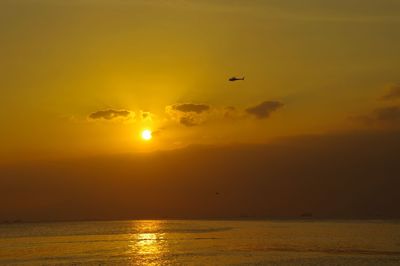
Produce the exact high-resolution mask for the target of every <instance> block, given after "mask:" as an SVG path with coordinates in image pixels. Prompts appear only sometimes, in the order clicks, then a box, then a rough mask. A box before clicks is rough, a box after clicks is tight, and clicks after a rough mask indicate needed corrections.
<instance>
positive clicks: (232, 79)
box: [229, 77, 244, 82]
mask: <svg viewBox="0 0 400 266" xmlns="http://www.w3.org/2000/svg"><path fill="white" fill-rule="evenodd" d="M238 80H244V77H243V78H237V77H231V78H230V79H229V81H232V82H233V81H238Z"/></svg>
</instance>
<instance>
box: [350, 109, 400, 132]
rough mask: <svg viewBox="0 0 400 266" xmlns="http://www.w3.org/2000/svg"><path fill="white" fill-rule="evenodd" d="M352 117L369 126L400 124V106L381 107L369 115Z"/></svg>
mask: <svg viewBox="0 0 400 266" xmlns="http://www.w3.org/2000/svg"><path fill="white" fill-rule="evenodd" d="M351 119H353V120H355V121H359V122H362V123H363V124H365V125H368V126H374V125H378V126H389V127H393V126H394V127H396V126H400V106H399V105H394V106H386V107H379V108H376V109H375V110H373V111H372V112H371V113H369V114H367V115H361V116H355V117H351Z"/></svg>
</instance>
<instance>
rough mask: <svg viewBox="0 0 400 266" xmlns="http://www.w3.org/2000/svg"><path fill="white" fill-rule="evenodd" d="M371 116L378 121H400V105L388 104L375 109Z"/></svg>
mask: <svg viewBox="0 0 400 266" xmlns="http://www.w3.org/2000/svg"><path fill="white" fill-rule="evenodd" d="M373 116H374V117H375V118H376V120H378V121H383V122H399V121H400V106H388V107H382V108H378V109H375V110H374V112H373Z"/></svg>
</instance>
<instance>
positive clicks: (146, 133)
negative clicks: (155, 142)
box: [141, 129, 153, 141]
mask: <svg viewBox="0 0 400 266" xmlns="http://www.w3.org/2000/svg"><path fill="white" fill-rule="evenodd" d="M141 137H142V139H143V140H146V141H147V140H151V138H152V137H153V136H152V132H151V130H148V129H145V130H143V131H142V133H141Z"/></svg>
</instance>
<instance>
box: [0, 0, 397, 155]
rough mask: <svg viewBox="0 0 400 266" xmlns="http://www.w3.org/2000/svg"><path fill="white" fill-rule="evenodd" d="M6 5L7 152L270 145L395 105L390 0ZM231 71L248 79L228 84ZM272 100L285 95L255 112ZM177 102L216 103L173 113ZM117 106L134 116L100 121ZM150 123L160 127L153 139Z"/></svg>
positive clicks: (1, 103)
mask: <svg viewBox="0 0 400 266" xmlns="http://www.w3.org/2000/svg"><path fill="white" fill-rule="evenodd" d="M0 5H1V8H0V25H1V26H0V36H1V42H0V47H1V49H0V57H1V64H0V71H1V73H2V75H1V76H0V88H1V91H2V97H1V98H0V108H1V113H0V118H1V129H2V134H1V135H0V143H1V146H2V153H1V156H2V157H6V159H7V158H11V157H12V156H14V157H18V158H21V157H38V156H39V157H49V156H50V157H52V156H56V155H57V156H71V155H74V156H81V155H87V154H92V155H93V154H107V153H119V152H135V151H142V150H158V149H161V150H162V149H173V148H180V147H183V146H186V145H190V144H226V143H237V142H240V143H243V142H244V143H247V142H250V143H264V142H267V141H269V140H270V139H271V137H276V136H278V137H279V136H287V135H297V134H304V133H321V132H329V131H332V130H333V131H338V130H339V131H340V130H348V129H353V128H358V127H360V126H364V125H360V123H358V122H355V121H354V120H352V119H349V117H359V116H368V114H369V113H370V112H373V110H374V109H377V108H381V107H388V106H393V105H396V104H397V103H398V101H397V102H396V97H393V99H390V100H386V101H382V100H380V98H381V97H382V96H383V95H385V94H387V93H388V91H389V90H391V89H393V88H397V89H398V85H396V84H398V82H399V80H398V69H399V67H400V65H399V64H400V63H399V62H400V60H399V59H400V58H399V57H400V54H399V53H398V47H399V44H400V31H399V27H398V26H399V23H400V20H399V18H398V16H397V14H398V11H399V10H400V6H399V4H398V3H396V2H394V1H388V0H387V1H379V3H377V2H376V1H363V4H362V5H359V4H358V1H335V3H331V4H326V3H325V1H317V0H314V1H311V0H310V1H307V3H305V4H304V5H301V6H299V5H298V4H297V1H293V0H287V1H233V2H232V1H223V0H220V1H190V0H189V1H178V0H176V1H175V0H172V1H160V0H158V1H151V2H149V1H143V0H136V1H134V0H132V1H111V0H102V1H90V0H83V1H72V2H71V1H63V0H58V1H46V0H40V1H28V0H25V1H24V0H18V1H1V3H0ZM234 75H237V76H240V75H244V76H246V80H245V81H244V82H235V83H230V82H228V81H227V79H228V78H229V77H231V76H234ZM263 102H270V103H272V105H274V104H273V103H274V102H276V103H280V104H281V105H280V106H279V107H278V108H276V109H274V107H270V106H269V105H268V104H267V105H265V106H264V107H260V108H261V109H262V108H264V109H265V108H266V110H264V112H265V111H266V112H267V114H266V115H264V116H256V115H254V114H251V113H249V112H247V111H246V109H247V108H251V107H255V106H258V105H260V104H261V103H263ZM177 104H203V105H206V106H208V107H209V108H208V109H207V110H204V111H201V112H199V113H195V112H189V111H187V112H182V111H176V110H171V108H170V107H171V106H174V105H177ZM269 108H272V109H271V110H270V109H269ZM107 110H111V111H121V110H122V111H123V110H125V111H128V112H129V113H130V114H129V115H127V116H120V117H118V115H117V116H115V117H114V118H113V119H108V120H107V119H104V118H102V117H100V116H98V117H97V118H96V119H91V118H90V115H91V114H93V113H96V112H98V111H100V112H101V111H107ZM143 112H146V113H147V112H149V115H148V116H147V117H146V119H143V117H142V114H143ZM182 117H183V118H182ZM181 120H182V121H181ZM185 121H186V123H185ZM181 122H183V123H181ZM361 124H362V123H361ZM147 127H148V128H151V129H152V130H153V131H156V132H157V134H155V136H154V138H153V140H152V141H151V142H148V143H146V144H144V143H143V142H142V141H141V140H140V138H138V136H139V134H140V131H141V130H143V128H147Z"/></svg>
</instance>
